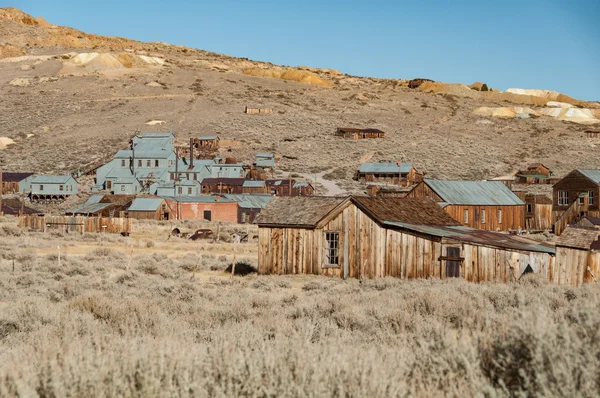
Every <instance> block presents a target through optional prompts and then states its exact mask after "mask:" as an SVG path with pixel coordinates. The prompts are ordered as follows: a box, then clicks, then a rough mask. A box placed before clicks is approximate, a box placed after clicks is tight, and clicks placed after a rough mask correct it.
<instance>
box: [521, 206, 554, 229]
mask: <svg viewBox="0 0 600 398" xmlns="http://www.w3.org/2000/svg"><path fill="white" fill-rule="evenodd" d="M531 206H532V210H533V211H532V212H530V213H529V212H526V213H525V228H526V229H530V230H551V229H552V226H553V225H554V223H553V218H552V205H551V204H532V205H531Z"/></svg>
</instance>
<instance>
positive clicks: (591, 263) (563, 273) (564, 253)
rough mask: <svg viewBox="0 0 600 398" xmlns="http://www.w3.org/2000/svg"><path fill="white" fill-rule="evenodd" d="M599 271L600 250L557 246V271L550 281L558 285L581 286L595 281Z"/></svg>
mask: <svg viewBox="0 0 600 398" xmlns="http://www.w3.org/2000/svg"><path fill="white" fill-rule="evenodd" d="M588 267H589V269H588ZM599 272H600V252H590V251H589V250H582V249H575V248H571V247H562V246H557V247H556V272H555V273H554V274H553V275H552V278H551V279H550V281H551V282H554V283H556V284H558V285H567V286H574V287H575V286H581V285H582V284H583V283H588V282H595V279H594V278H598V276H599V275H598V274H599Z"/></svg>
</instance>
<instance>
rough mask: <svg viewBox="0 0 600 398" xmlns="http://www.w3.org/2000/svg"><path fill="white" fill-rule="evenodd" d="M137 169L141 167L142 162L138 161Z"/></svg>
mask: <svg viewBox="0 0 600 398" xmlns="http://www.w3.org/2000/svg"><path fill="white" fill-rule="evenodd" d="M138 167H142V160H141V159H138Z"/></svg>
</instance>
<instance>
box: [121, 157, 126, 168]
mask: <svg viewBox="0 0 600 398" xmlns="http://www.w3.org/2000/svg"><path fill="white" fill-rule="evenodd" d="M121 167H127V165H126V164H125V159H121Z"/></svg>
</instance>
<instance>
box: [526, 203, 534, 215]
mask: <svg viewBox="0 0 600 398" xmlns="http://www.w3.org/2000/svg"><path fill="white" fill-rule="evenodd" d="M526 206H527V208H526V210H527V213H533V204H531V203H527V205H526Z"/></svg>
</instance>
